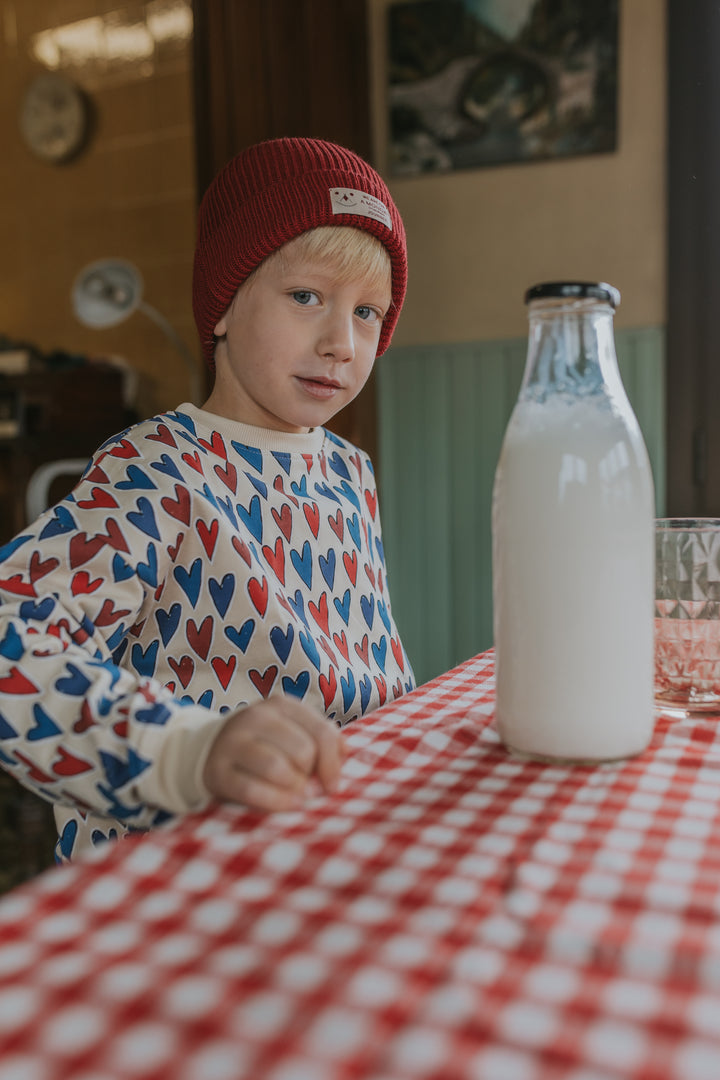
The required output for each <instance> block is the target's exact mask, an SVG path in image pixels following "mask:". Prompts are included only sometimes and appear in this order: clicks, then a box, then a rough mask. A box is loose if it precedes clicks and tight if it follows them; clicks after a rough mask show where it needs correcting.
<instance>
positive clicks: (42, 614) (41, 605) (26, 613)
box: [20, 596, 56, 622]
mask: <svg viewBox="0 0 720 1080" xmlns="http://www.w3.org/2000/svg"><path fill="white" fill-rule="evenodd" d="M55 603H56V601H55V600H54V598H53V597H52V596H45V597H43V599H42V600H39V601H35V600H23V602H22V604H21V605H20V618H21V619H27V621H28V622H33V621H34V620H37V621H38V622H44V621H45V619H49V618H50V616H51V615H52V613H53V609H54V608H55Z"/></svg>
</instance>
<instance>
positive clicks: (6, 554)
mask: <svg viewBox="0 0 720 1080" xmlns="http://www.w3.org/2000/svg"><path fill="white" fill-rule="evenodd" d="M46 528H47V526H46ZM44 532H45V530H43V533H44ZM50 535H52V534H50ZM28 540H32V537H31V536H30V535H27V536H16V537H15V539H14V540H8V542H7V544H3V546H2V547H0V562H4V561H5V559H9V558H10V556H11V555H12V554H14V552H16V551H17V550H18V548H21V547H22V546H23V544H26V543H27V542H28Z"/></svg>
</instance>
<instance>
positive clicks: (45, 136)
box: [19, 71, 90, 163]
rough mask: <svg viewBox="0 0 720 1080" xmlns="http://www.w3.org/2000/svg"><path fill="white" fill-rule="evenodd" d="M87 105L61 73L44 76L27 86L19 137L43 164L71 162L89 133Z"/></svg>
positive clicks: (39, 76) (82, 96)
mask: <svg viewBox="0 0 720 1080" xmlns="http://www.w3.org/2000/svg"><path fill="white" fill-rule="evenodd" d="M89 121H90V116H89V108H88V102H87V99H86V97H85V95H84V94H83V92H82V90H81V89H80V87H79V86H77V85H76V84H75V83H74V82H72V80H70V79H68V78H66V77H65V76H64V75H60V74H59V73H58V72H52V71H48V72H43V74H42V75H37V76H36V77H35V78H34V79H33V81H32V82H31V83H30V85H29V86H28V88H27V90H26V91H25V95H24V97H23V101H22V105H21V107H20V116H19V124H20V133H21V135H22V137H23V139H24V141H25V143H26V145H27V146H28V147H29V149H30V150H31V151H32V152H33V153H34V154H35V155H36V156H37V157H39V158H42V160H43V161H49V162H52V163H57V162H61V161H68V160H69V159H70V158H72V157H74V156H75V154H77V153H78V151H79V150H80V149H81V148H82V146H83V144H84V142H85V140H86V138H87V134H88V129H89Z"/></svg>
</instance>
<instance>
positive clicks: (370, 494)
mask: <svg viewBox="0 0 720 1080" xmlns="http://www.w3.org/2000/svg"><path fill="white" fill-rule="evenodd" d="M365 502H366V503H367V508H368V510H369V511H370V517H371V518H372V519H373V521H374V520H375V511H376V510H377V491H370V489H369V488H366V489H365Z"/></svg>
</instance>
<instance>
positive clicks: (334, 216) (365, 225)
mask: <svg viewBox="0 0 720 1080" xmlns="http://www.w3.org/2000/svg"><path fill="white" fill-rule="evenodd" d="M319 225H352V226H354V227H355V228H357V229H365V230H366V232H369V233H372V234H373V236H376V237H377V238H378V239H379V240H380V241H381V242H382V243H383V244H384V245H385V247H386V248H387V250H388V253H389V255H390V262H391V266H392V300H393V303H392V306H391V308H390V310H389V311H388V313H387V315H386V316H385V320H384V322H383V325H382V330H381V331H380V342H379V345H378V351H377V355H378V356H380V355H381V354H382V353H384V352H385V350H386V349H387V347H388V345H389V344H390V338H391V337H392V333H393V330H394V329H395V324H396V322H397V320H398V316H399V315H400V308H401V307H402V304H403V300H404V298H405V288H406V285H407V250H406V245H405V229H404V227H403V223H402V219H401V217H400V214H399V213H398V209H397V207H396V206H395V203H394V202H393V200H392V197H391V195H390V192H389V191H388V189H387V187H386V185H385V183H384V181H383V180H382V178H381V177H380V176H379V175H378V173H377V172H376V171H375V169H373V168H372V166H371V165H368V163H367V162H366V161H364V160H363V159H362V158H361V157H358V155H357V154H355V153H353V151H352V150H345V149H343V147H341V146H336V145H335V144H334V143H329V142H325V141H323V140H322V139H303V138H288V139H271V140H269V141H268V142H262V143H258V144H257V145H255V146H251V147H249V148H248V149H246V150H243V151H241V152H240V153H239V154H238V155H237V156H236V157H234V158H233V159H232V160H231V161H230V162H228V164H227V165H226V166H225V167H224V168H223V169H222V170H221V171H220V173H219V174H218V175H217V176H216V177H215V179H214V180H213V182H212V184H211V185H210V187H209V188H208V190H207V191H206V193H205V195H204V197H203V199H202V202H201V204H200V209H199V212H198V228H197V244H196V247H195V264H194V269H193V311H194V313H195V322H196V323H197V328H198V332H199V334H200V341H201V343H202V349H203V354H204V356H205V359H206V360H207V362H208V364H209V365H210V367H213V365H214V351H215V338H214V335H213V331H214V329H215V326H216V325H217V323H218V320H219V319H220V318H221V316H222V315H224V313H225V312H226V311H227V308H228V306H229V304H230V301H231V300H232V298H233V296H234V295H235V292H236V291H237V289H238V287H239V286H240V285H242V283H243V281H245V279H246V278H247V277H248V276H249V275H250V274H251V273H252V271H253V270H254V269H255V268H256V267H257V266H259V265H260V263H261V262H262V261H263V259H266V258H267V256H268V255H270V254H272V252H273V251H276V250H277V249H278V248H279V247H282V245H283V244H286V243H287V242H288V240H292V239H294V237H296V236H299V235H300V233H303V232H306V231H307V230H308V229H314V228H317V227H318V226H319Z"/></svg>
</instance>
